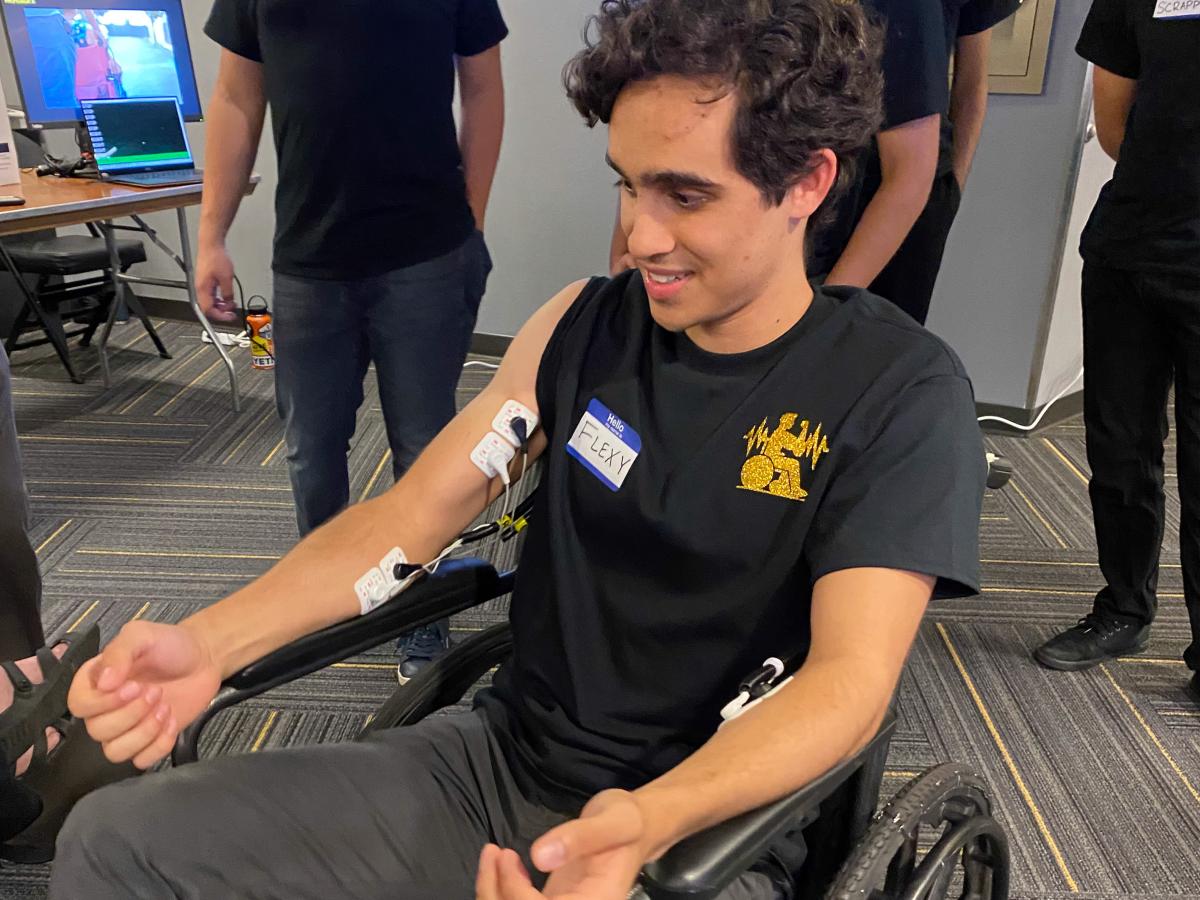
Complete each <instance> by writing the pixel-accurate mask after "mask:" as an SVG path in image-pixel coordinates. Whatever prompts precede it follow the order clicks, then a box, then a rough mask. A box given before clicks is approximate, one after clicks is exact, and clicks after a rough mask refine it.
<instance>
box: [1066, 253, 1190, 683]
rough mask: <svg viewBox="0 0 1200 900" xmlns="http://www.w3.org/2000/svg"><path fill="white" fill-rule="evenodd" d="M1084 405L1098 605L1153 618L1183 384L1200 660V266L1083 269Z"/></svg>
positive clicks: (1186, 550) (1183, 474) (1183, 533)
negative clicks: (1170, 421) (1171, 436)
mask: <svg viewBox="0 0 1200 900" xmlns="http://www.w3.org/2000/svg"><path fill="white" fill-rule="evenodd" d="M1083 361H1084V370H1085V380H1084V391H1083V415H1084V424H1085V426H1086V430H1087V454H1088V462H1089V463H1090V465H1091V467H1092V480H1091V484H1090V486H1089V493H1090V494H1091V498H1092V516H1093V518H1094V519H1095V524H1096V544H1097V547H1098V550H1099V556H1100V571H1101V572H1102V573H1103V575H1104V579H1105V581H1106V582H1107V586H1106V587H1105V588H1104V589H1103V590H1102V591H1101V592H1100V593H1099V595H1098V596H1097V597H1096V603H1095V611H1096V612H1097V613H1101V614H1107V615H1112V616H1116V617H1119V618H1121V619H1124V620H1127V621H1132V622H1138V623H1140V624H1149V623H1150V622H1151V621H1153V619H1154V614H1155V612H1156V611H1157V606H1158V598H1157V596H1156V589H1157V587H1158V556H1159V551H1160V549H1161V546H1162V537H1163V526H1164V520H1165V514H1164V493H1163V481H1164V478H1163V441H1164V440H1165V439H1166V437H1167V429H1168V425H1167V397H1168V394H1169V391H1170V389H1171V384H1172V380H1173V381H1174V385H1175V428H1176V433H1177V438H1178V452H1177V462H1178V472H1179V501H1180V507H1181V515H1180V528H1179V547H1180V556H1181V558H1182V562H1183V593H1184V603H1185V604H1186V605H1187V610H1188V616H1189V617H1190V618H1191V624H1192V644H1191V646H1190V647H1189V648H1188V649H1187V651H1186V652H1185V653H1184V660H1185V661H1186V662H1187V664H1188V666H1189V667H1190V668H1191V669H1193V670H1196V669H1200V275H1153V274H1145V273H1138V272H1129V271H1123V270H1118V269H1111V268H1107V267H1104V266H1101V265H1098V264H1096V263H1094V262H1085V263H1084V268H1083Z"/></svg>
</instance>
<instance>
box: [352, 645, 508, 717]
mask: <svg viewBox="0 0 1200 900" xmlns="http://www.w3.org/2000/svg"><path fill="white" fill-rule="evenodd" d="M512 646H513V637H512V628H511V627H510V626H509V624H508V623H507V622H502V623H501V624H499V625H493V626H492V627H491V628H489V629H487V630H486V631H482V632H480V633H479V634H477V635H474V636H473V637H470V638H468V639H467V640H465V641H463V642H462V643H461V644H458V645H456V646H455V647H454V648H453V649H452V650H451V651H450V652H449V653H447V654H446V655H445V656H442V657H440V658H438V659H437V660H435V661H434V662H432V663H430V664H429V665H427V666H426V667H425V668H423V669H422V670H421V671H420V673H419V674H417V675H416V677H414V678H413V679H412V680H411V681H409V682H408V683H407V684H405V685H404V686H403V687H401V688H399V689H398V690H396V691H395V692H394V693H393V694H392V695H391V697H389V698H388V699H387V702H385V703H384V704H383V706H381V707H380V708H379V712H377V713H376V714H375V717H374V718H373V719H371V722H370V724H368V725H367V726H366V727H365V728H363V730H362V731H361V732H359V735H358V740H362V739H363V738H364V737H366V736H367V735H369V734H371V733H373V732H376V731H382V730H384V729H387V728H399V727H403V726H406V725H415V724H416V723H417V722H419V721H421V720H422V719H424V718H425V717H426V716H428V715H430V714H431V713H434V712H437V711H438V710H439V709H445V708H446V707H447V706H453V705H454V704H455V703H458V702H459V701H460V700H461V699H462V698H463V697H464V696H465V695H466V693H467V691H469V690H470V689H471V688H472V687H473V686H474V684H475V683H476V682H477V681H479V679H480V678H482V677H483V676H484V675H486V674H487V673H488V672H490V671H491V670H492V669H493V668H495V667H496V666H498V665H500V664H501V663H502V662H504V661H505V660H507V659H508V658H509V656H511V655H512Z"/></svg>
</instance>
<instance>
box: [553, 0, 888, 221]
mask: <svg viewBox="0 0 1200 900" xmlns="http://www.w3.org/2000/svg"><path fill="white" fill-rule="evenodd" d="M584 42H585V43H586V45H587V46H586V48H585V49H584V50H582V51H580V53H579V54H577V55H576V56H575V57H574V58H573V59H572V60H571V61H570V62H569V63H567V66H566V69H565V70H564V72H563V81H564V82H565V84H566V88H567V95H568V96H569V97H570V99H571V101H572V102H573V103H574V105H575V107H576V108H577V109H578V110H579V112H580V113H582V114H583V117H584V118H585V119H586V120H587V123H588V125H589V126H595V124H596V123H597V122H603V123H605V124H607V123H608V122H609V120H610V119H611V117H612V111H613V106H614V104H615V103H616V101H617V96H618V95H619V94H620V93H621V91H622V90H623V89H624V88H625V86H626V85H628V84H630V83H632V82H635V81H640V80H644V79H649V78H654V77H655V76H659V75H679V76H683V77H686V78H697V79H705V80H712V81H713V82H714V83H716V84H719V85H721V86H723V88H724V90H725V92H729V91H733V92H736V96H737V101H738V105H737V112H736V119H735V122H734V126H733V135H732V140H733V159H734V163H735V165H736V166H737V169H738V171H739V172H740V173H741V174H742V175H743V176H745V177H746V179H747V180H749V181H750V182H751V183H752V184H754V185H755V186H756V187H757V188H758V189H759V190H760V191H762V194H763V197H764V199H765V200H766V201H768V202H770V203H772V204H774V205H776V206H778V205H779V204H780V203H782V202H783V200H784V198H785V197H786V196H787V192H788V190H789V189H790V188H791V187H792V186H793V185H794V184H795V183H796V182H797V181H799V180H800V179H801V178H803V177H804V176H805V175H807V174H808V173H809V172H810V171H811V168H812V165H813V163H812V157H813V154H814V153H815V152H816V151H818V150H821V149H823V148H829V149H830V150H832V151H833V152H834V153H835V154H836V155H837V158H838V164H839V165H838V168H839V176H838V180H837V183H836V184H835V186H834V188H833V190H831V191H830V198H834V197H835V196H836V195H837V194H838V193H839V192H841V191H842V190H844V189H845V188H846V186H847V185H848V184H849V183H851V181H852V180H853V178H854V166H855V159H856V157H857V156H858V151H859V150H860V149H861V148H863V147H864V146H866V145H867V143H868V142H869V141H870V139H871V137H872V136H873V135H874V134H875V133H876V132H877V131H878V130H879V126H880V123H881V121H882V95H883V75H882V72H881V70H880V53H881V47H882V33H881V31H880V29H879V28H878V27H877V26H876V25H874V24H872V23H871V22H870V21H869V20H868V18H867V16H866V14H865V13H864V12H863V10H862V8H861V6H860V5H859V3H858V2H857V0H603V2H602V3H601V7H600V12H599V14H598V15H595V16H592V17H591V18H590V19H589V20H588V25H587V27H586V28H585V30H584ZM715 99H719V98H715ZM832 205H833V204H832V203H830V202H828V201H827V202H826V203H825V204H824V205H823V208H822V211H821V212H820V213H819V216H820V217H822V218H823V217H824V214H825V213H827V212H828V210H830V209H831V207H832Z"/></svg>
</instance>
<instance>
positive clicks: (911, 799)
mask: <svg viewBox="0 0 1200 900" xmlns="http://www.w3.org/2000/svg"><path fill="white" fill-rule="evenodd" d="M991 808H992V804H991V799H990V797H989V795H988V792H987V788H986V787H985V785H984V783H983V781H982V779H981V778H980V777H979V776H978V775H976V774H975V773H974V772H972V771H971V770H969V769H967V768H965V767H963V766H960V765H957V764H955V763H943V764H942V765H938V766H934V767H933V768H931V769H929V770H928V771H926V772H925V773H924V774H923V775H921V776H919V777H918V778H916V779H914V780H913V781H910V782H909V783H908V784H907V785H905V786H904V787H903V788H902V789H901V790H900V792H899V793H898V794H896V796H895V797H894V798H893V799H892V800H891V802H889V803H888V805H887V806H886V807H884V809H883V810H882V811H881V812H880V813H879V814H878V815H877V816H876V817H875V820H874V822H873V823H872V824H871V827H870V828H869V829H868V830H867V834H866V836H865V837H864V838H863V840H862V842H861V843H860V845H859V847H858V849H857V850H856V851H855V852H854V853H853V854H852V855H851V857H850V858H849V859H848V860H847V861H846V863H845V865H844V866H843V867H842V870H841V872H840V873H839V875H838V877H837V879H836V880H835V881H834V884H833V885H832V887H831V888H830V890H829V893H828V895H827V896H828V900H861V898H866V897H873V898H881V900H884V898H886V900H943V898H945V897H946V896H947V893H948V891H949V890H950V885H951V881H952V880H953V878H954V875H955V871H956V869H957V867H958V864H959V863H960V862H961V864H962V871H963V875H962V890H961V893H960V894H958V896H961V897H963V898H969V900H1006V898H1007V897H1008V877H1009V853H1008V840H1007V838H1006V837H1005V835H1004V830H1003V829H1002V828H1001V827H1000V825H999V823H997V822H996V821H995V819H993V818H992V816H991ZM923 829H928V830H929V831H928V832H927V834H928V833H932V834H933V835H934V837H935V842H934V844H933V846H932V848H931V849H930V850H929V851H928V852H927V853H926V854H925V856H924V858H922V859H918V855H919V854H918V845H919V843H921V836H922V835H921V832H922V830H923Z"/></svg>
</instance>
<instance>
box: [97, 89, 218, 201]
mask: <svg viewBox="0 0 1200 900" xmlns="http://www.w3.org/2000/svg"><path fill="white" fill-rule="evenodd" d="M79 103H80V106H82V107H83V120H84V123H85V124H86V125H87V130H88V134H89V135H91V138H92V152H93V153H95V155H96V168H97V169H98V170H99V172H100V178H101V180H103V181H109V182H113V183H116V184H132V185H136V186H138V187H167V186H170V185H175V184H198V183H200V182H202V181H204V173H203V172H202V171H200V170H199V169H197V168H196V166H195V160H194V159H193V158H192V148H191V146H190V145H189V144H188V139H187V131H186V130H184V127H183V112H182V110H181V109H180V108H179V100H178V99H176V98H175V97H139V98H137V99H125V100H81V101H79Z"/></svg>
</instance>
